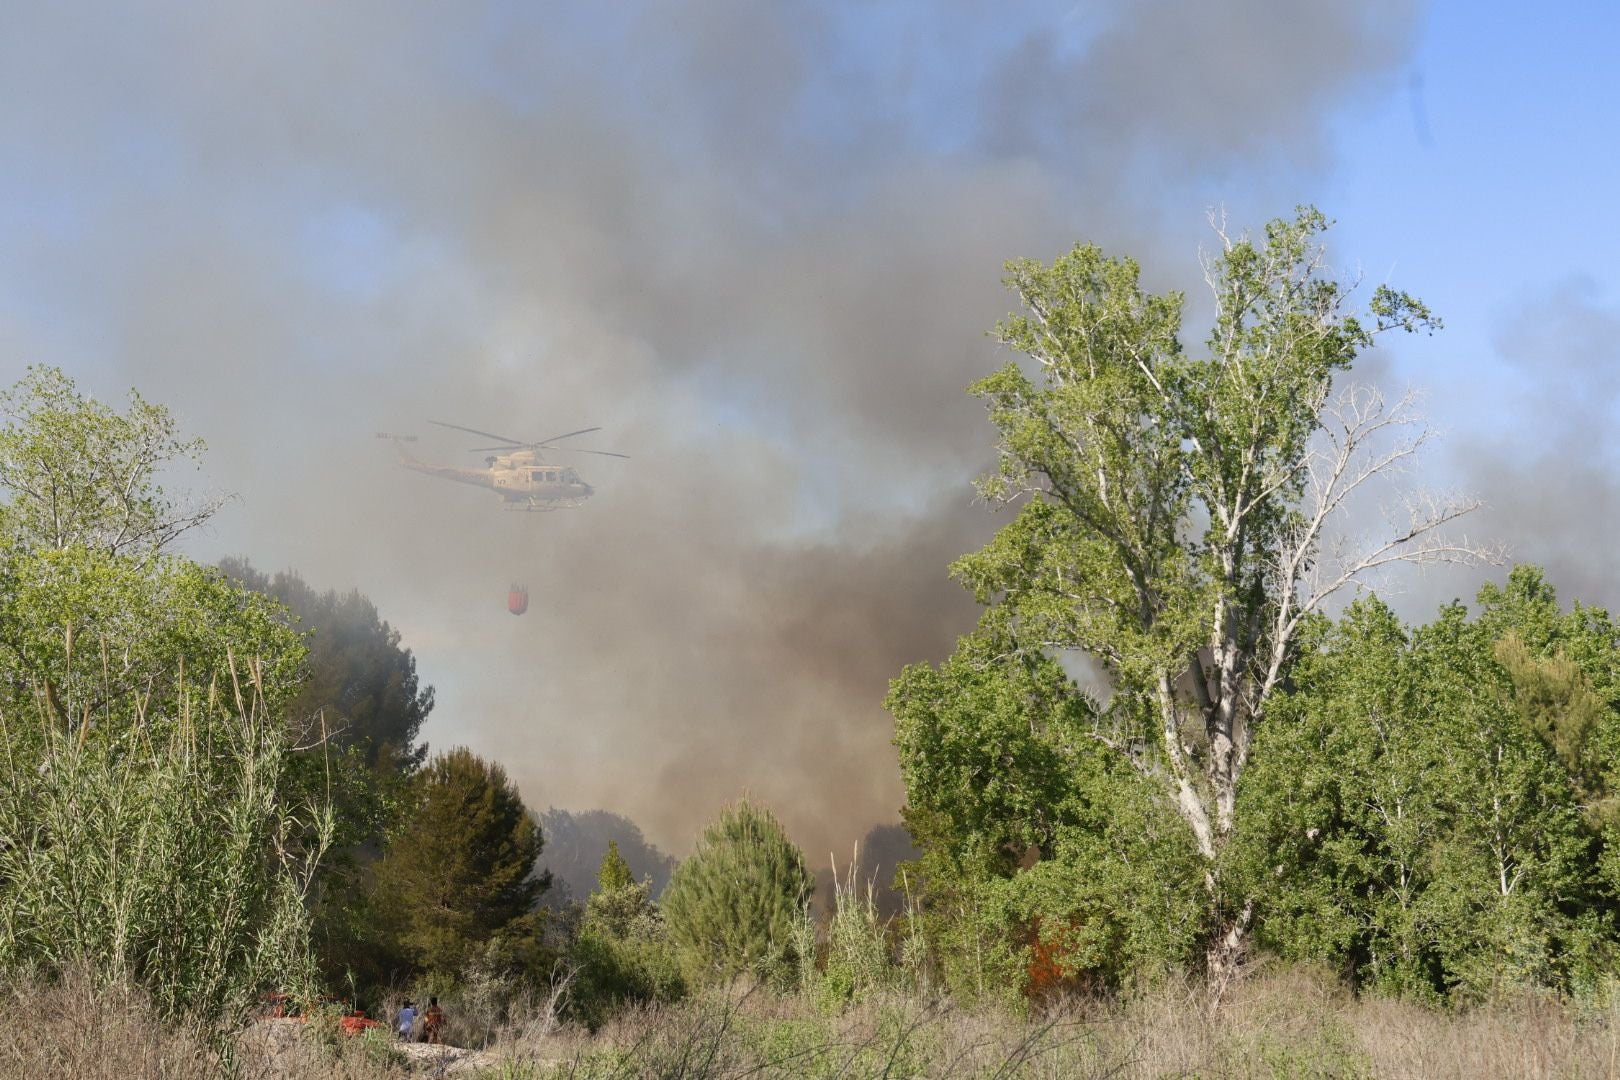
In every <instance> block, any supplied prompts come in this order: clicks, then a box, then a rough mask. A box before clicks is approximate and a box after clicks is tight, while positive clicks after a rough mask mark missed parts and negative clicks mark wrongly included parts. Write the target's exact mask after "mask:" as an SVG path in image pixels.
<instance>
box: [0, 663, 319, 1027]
mask: <svg viewBox="0 0 1620 1080" xmlns="http://www.w3.org/2000/svg"><path fill="white" fill-rule="evenodd" d="M228 675H229V685H228V686H224V687H222V686H220V685H219V684H218V683H217V682H216V683H213V684H211V685H209V686H207V687H192V686H187V685H186V683H185V680H184V678H183V677H182V678H181V679H180V680H179V689H178V690H177V691H176V692H175V693H173V694H172V695H170V700H168V701H165V702H161V703H160V702H156V701H154V700H152V699H151V698H150V697H147V698H146V699H144V700H143V699H141V698H135V699H132V700H128V701H124V702H122V703H117V704H109V705H105V706H102V707H99V708H97V709H95V710H94V711H85V712H83V713H82V714H80V715H78V716H69V717H68V718H66V719H64V717H63V713H62V711H61V710H60V709H59V708H57V707H55V705H54V703H52V702H51V701H50V700H49V698H48V695H47V692H46V688H39V687H35V688H30V689H31V690H32V692H31V693H24V694H21V695H15V696H12V697H11V698H10V702H11V704H10V705H9V706H7V707H4V708H0V972H5V973H7V974H9V975H13V976H15V975H17V974H20V973H24V972H28V973H34V974H37V975H44V976H47V977H48V976H50V975H51V974H52V973H56V972H63V971H69V970H85V971H91V972H96V973H99V975H100V977H102V978H104V979H105V980H106V981H107V984H108V985H109V986H111V985H114V984H116V983H117V982H118V981H120V980H122V979H125V978H128V979H132V980H133V981H134V983H135V984H137V985H139V986H140V987H141V988H142V989H143V990H144V991H145V993H147V994H148V995H150V998H151V1000H152V1002H153V1004H154V1006H155V1007H156V1008H157V1009H158V1011H159V1012H160V1013H161V1014H162V1015H164V1016H167V1017H170V1018H173V1019H179V1018H187V1019H191V1020H205V1021H209V1022H220V1021H223V1022H225V1023H230V1022H233V1021H235V1020H236V1019H239V1018H240V1017H241V1016H242V1015H243V1014H244V1013H245V1012H246V1011H247V1010H248V1009H249V1008H250V1006H251V1005H252V1003H253V1001H254V999H255V998H256V997H257V996H258V995H260V994H261V993H263V992H265V991H269V990H290V991H292V992H294V993H297V994H307V993H308V992H309V990H310V989H311V987H312V986H313V978H312V977H313V969H312V965H311V962H310V951H309V940H308V934H309V922H308V916H307V913H306V908H305V904H304V899H305V893H306V891H307V889H308V887H309V883H310V880H311V876H312V875H313V872H314V869H315V866H316V864H317V862H318V860H319V859H320V857H321V854H322V853H323V852H324V850H325V848H326V846H327V844H328V843H329V842H330V838H331V833H332V817H331V812H330V809H329V808H328V807H323V806H312V805H302V806H294V805H291V804H290V802H289V799H288V795H287V791H286V788H285V785H284V781H285V779H286V766H287V762H288V755H289V753H290V751H291V747H290V745H289V738H290V736H289V733H288V732H287V730H286V728H285V726H284V725H283V724H282V723H281V722H280V721H279V719H278V718H277V717H275V716H273V715H272V714H271V713H270V711H269V710H268V709H267V708H266V706H265V703H264V694H263V684H262V682H261V679H260V676H259V671H258V668H257V666H256V665H253V664H248V665H246V666H245V668H242V667H241V666H240V665H238V664H237V663H236V662H235V661H234V660H233V661H231V662H230V664H229V665H228Z"/></svg>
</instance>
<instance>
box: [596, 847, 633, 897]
mask: <svg viewBox="0 0 1620 1080" xmlns="http://www.w3.org/2000/svg"><path fill="white" fill-rule="evenodd" d="M635 883H636V879H635V877H634V875H632V874H631V873H630V864H629V863H627V862H625V861H624V856H623V855H620V854H619V842H618V841H617V840H609V841H608V848H607V853H606V854H604V855H603V856H602V869H601V870H600V871H598V872H597V875H596V893H597V895H599V896H607V895H612V894H614V893H617V892H620V891H621V890H623V889H626V888H628V887H630V886H631V885H634V884H635Z"/></svg>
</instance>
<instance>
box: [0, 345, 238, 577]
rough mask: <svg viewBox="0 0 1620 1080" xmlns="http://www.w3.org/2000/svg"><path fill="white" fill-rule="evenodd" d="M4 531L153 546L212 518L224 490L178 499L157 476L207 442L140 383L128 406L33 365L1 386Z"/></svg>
mask: <svg viewBox="0 0 1620 1080" xmlns="http://www.w3.org/2000/svg"><path fill="white" fill-rule="evenodd" d="M0 418H4V420H5V426H4V427H0V491H4V492H6V493H8V495H9V501H8V502H7V504H6V505H5V507H4V510H3V512H0V537H3V538H4V541H5V543H6V545H7V546H10V547H16V548H22V549H24V550H28V551H38V550H51V551H59V550H63V549H65V548H70V547H85V548H93V549H95V550H98V551H103V552H107V553H109V554H113V555H148V554H151V553H153V552H156V551H158V550H160V549H162V548H163V547H164V546H166V545H167V544H168V543H169V542H170V541H171V540H173V539H174V538H175V537H176V536H178V535H180V533H182V532H184V531H185V530H187V529H189V528H191V527H193V526H195V525H198V524H200V523H201V522H203V521H206V520H207V519H208V518H209V517H211V516H212V515H213V513H214V511H215V510H217V509H218V508H219V505H220V502H221V500H219V499H217V498H215V499H207V500H203V501H201V502H197V503H194V504H190V505H182V504H180V503H177V502H175V501H174V500H173V499H172V498H171V497H170V496H169V495H168V493H167V492H165V491H164V490H163V487H162V486H161V485H160V484H159V483H158V481H157V473H158V471H159V470H160V469H161V468H162V467H163V466H165V465H166V464H168V463H170V462H174V461H177V460H184V459H188V458H189V459H192V460H196V459H197V458H198V457H199V456H200V455H201V453H202V449H203V445H202V442H201V440H198V439H189V440H185V439H180V438H179V437H178V436H177V435H176V434H175V423H174V418H173V417H172V416H170V414H169V411H168V410H167V409H165V408H164V407H163V406H161V405H153V404H151V403H150V402H148V401H146V400H145V399H144V398H142V397H141V396H140V394H138V393H136V392H135V391H133V390H131V391H130V394H129V408H128V410H127V411H126V412H123V413H120V412H118V411H116V410H115V409H113V408H111V407H110V406H108V405H105V404H103V403H101V402H98V401H95V400H94V399H92V398H88V397H85V396H84V395H82V394H80V393H79V390H78V388H77V387H76V386H75V385H74V383H73V380H72V379H70V378H68V377H67V376H66V375H64V374H63V373H62V372H61V371H59V370H57V369H56V368H50V367H38V366H36V367H30V368H29V369H28V373H27V374H26V375H25V376H24V377H23V379H22V381H21V382H19V383H17V385H16V386H14V387H12V388H11V389H10V390H5V391H0Z"/></svg>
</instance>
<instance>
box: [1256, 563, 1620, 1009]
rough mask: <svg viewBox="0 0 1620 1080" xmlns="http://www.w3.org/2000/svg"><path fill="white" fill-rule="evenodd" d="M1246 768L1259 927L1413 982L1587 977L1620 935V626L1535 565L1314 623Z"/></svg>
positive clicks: (1315, 953)
mask: <svg viewBox="0 0 1620 1080" xmlns="http://www.w3.org/2000/svg"><path fill="white" fill-rule="evenodd" d="M1314 637H1315V640H1314V641H1313V642H1312V645H1313V647H1312V648H1311V649H1310V650H1309V652H1308V653H1307V654H1306V656H1305V657H1304V658H1303V659H1302V661H1301V663H1300V665H1299V669H1298V670H1297V672H1296V676H1295V677H1296V680H1297V682H1298V686H1299V689H1298V690H1297V691H1296V692H1295V693H1293V694H1291V695H1289V696H1288V698H1286V699H1285V700H1284V701H1282V702H1280V703H1279V707H1278V709H1277V711H1276V713H1275V714H1274V716H1273V719H1272V721H1271V722H1270V723H1269V724H1268V726H1267V730H1266V732H1265V733H1264V735H1263V736H1262V738H1261V740H1260V741H1259V743H1258V744H1257V746H1256V763H1255V767H1254V769H1253V770H1252V771H1251V773H1250V775H1249V776H1248V777H1247V778H1246V780H1245V785H1244V789H1243V795H1242V799H1243V804H1244V807H1245V814H1246V816H1245V823H1244V831H1243V832H1242V833H1241V834H1240V837H1239V840H1238V842H1237V843H1236V844H1235V847H1234V852H1233V856H1234V873H1236V874H1241V875H1243V876H1245V877H1246V878H1247V879H1248V880H1249V881H1250V882H1252V885H1251V888H1252V889H1253V891H1254V892H1255V894H1256V895H1257V896H1259V897H1260V898H1261V899H1260V933H1261V937H1262V940H1263V941H1264V942H1265V943H1266V944H1267V945H1268V946H1269V947H1271V948H1272V949H1274V950H1275V951H1277V952H1280V953H1283V954H1284V955H1289V956H1297V957H1306V958H1311V959H1318V960H1323V961H1326V962H1328V963H1330V964H1332V965H1333V966H1334V967H1335V968H1337V969H1338V970H1340V971H1343V972H1344V973H1345V974H1346V975H1347V976H1349V977H1350V978H1351V979H1352V980H1354V981H1355V982H1357V983H1361V984H1371V985H1376V986H1380V987H1383V988H1386V989H1392V990H1397V991H1402V992H1416V993H1419V994H1423V995H1441V994H1449V995H1452V996H1459V997H1463V998H1474V999H1477V998H1483V997H1490V996H1494V995H1498V994H1501V993H1503V992H1507V991H1512V990H1517V989H1523V988H1530V987H1555V988H1558V989H1563V990H1581V989H1591V988H1593V987H1594V986H1596V985H1597V984H1598V983H1599V981H1600V980H1601V979H1602V977H1603V976H1604V974H1605V972H1607V971H1608V970H1610V969H1611V968H1612V966H1613V963H1614V960H1615V958H1616V953H1615V949H1614V941H1615V938H1614V932H1615V926H1614V914H1615V909H1614V900H1615V893H1614V889H1613V885H1612V883H1611V882H1610V881H1608V880H1606V878H1605V874H1604V870H1605V869H1606V867H1607V866H1609V865H1611V861H1612V856H1610V855H1609V854H1608V851H1609V847H1610V844H1609V835H1610V830H1611V829H1612V824H1611V817H1612V811H1611V810H1610V809H1609V807H1610V806H1611V805H1612V804H1611V802H1610V799H1611V796H1610V791H1611V790H1612V783H1613V776H1614V772H1613V770H1614V762H1615V756H1614V747H1615V745H1616V740H1617V737H1620V710H1617V709H1616V708H1615V704H1616V703H1615V698H1614V695H1613V689H1614V679H1615V675H1616V672H1617V671H1620V635H1617V633H1616V630H1615V627H1614V626H1613V624H1612V623H1611V622H1610V621H1609V619H1608V617H1607V615H1606V614H1604V613H1603V612H1601V611H1597V610H1594V609H1590V608H1579V607H1578V608H1576V609H1575V610H1574V611H1571V612H1567V613H1566V612H1563V611H1561V610H1560V609H1559V608H1558V606H1557V603H1556V600H1555V597H1554V595H1553V593H1552V590H1551V589H1550V588H1549V587H1548V586H1547V585H1546V583H1545V582H1544V581H1543V579H1542V578H1541V576H1540V574H1539V572H1537V571H1536V570H1534V569H1533V568H1530V567H1519V568H1517V569H1516V570H1514V572H1513V574H1512V575H1511V577H1510V578H1509V580H1508V583H1507V586H1506V588H1498V587H1496V586H1487V588H1486V589H1485V590H1484V591H1483V592H1482V593H1481V595H1480V610H1479V612H1478V613H1477V614H1476V615H1475V616H1474V617H1473V618H1470V617H1469V615H1468V612H1467V611H1466V610H1465V609H1464V608H1463V607H1461V606H1460V605H1451V606H1449V607H1447V608H1445V609H1444V610H1443V611H1442V612H1441V613H1440V617H1439V618H1438V619H1436V620H1435V621H1434V622H1432V623H1430V624H1428V625H1427V626H1422V627H1419V628H1417V629H1416V630H1413V631H1408V630H1407V629H1406V628H1405V627H1404V626H1402V625H1401V624H1400V622H1399V621H1398V620H1397V619H1396V618H1395V617H1394V615H1393V614H1392V613H1391V612H1390V611H1389V609H1388V608H1386V607H1385V606H1384V605H1382V604H1381V603H1379V602H1377V601H1376V600H1365V601H1361V602H1358V603H1357V604H1355V605H1354V606H1352V607H1351V608H1350V610H1349V611H1347V612H1346V613H1345V615H1344V617H1343V618H1342V619H1341V620H1340V621H1339V622H1338V623H1336V624H1332V625H1328V624H1325V623H1324V624H1321V625H1319V626H1318V627H1317V628H1316V633H1315V635H1314Z"/></svg>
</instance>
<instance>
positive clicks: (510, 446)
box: [467, 443, 529, 454]
mask: <svg viewBox="0 0 1620 1080" xmlns="http://www.w3.org/2000/svg"><path fill="white" fill-rule="evenodd" d="M528 445H529V444H528V443H502V444H501V445H499V446H469V447H467V453H469V454H477V453H481V452H483V451H485V450H522V449H523V448H524V447H526V446H528Z"/></svg>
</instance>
